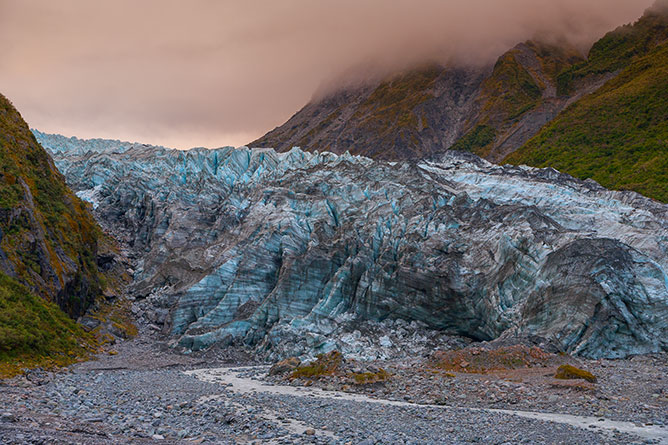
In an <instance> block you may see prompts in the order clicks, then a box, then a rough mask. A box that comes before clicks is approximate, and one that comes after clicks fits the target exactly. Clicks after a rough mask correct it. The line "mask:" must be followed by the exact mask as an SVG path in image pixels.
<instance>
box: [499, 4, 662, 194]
mask: <svg viewBox="0 0 668 445" xmlns="http://www.w3.org/2000/svg"><path fill="white" fill-rule="evenodd" d="M667 5H668V3H667ZM608 73H618V74H616V75H615V77H614V78H613V79H611V80H610V81H608V82H607V83H606V84H605V85H604V86H603V87H602V88H600V89H598V90H596V91H595V92H594V93H592V94H590V95H588V96H586V97H584V98H582V99H581V100H579V101H577V102H575V103H574V104H572V105H571V106H570V107H568V108H567V109H566V110H564V111H563V112H562V113H561V114H559V115H558V116H557V117H556V118H555V119H554V120H553V121H551V122H550V123H549V124H548V125H546V126H545V127H544V128H543V129H542V130H541V131H540V132H539V133H538V134H537V135H536V136H535V137H534V138H533V139H531V140H530V141H529V142H527V143H526V144H525V145H524V146H523V147H521V148H520V149H519V150H517V151H516V152H514V153H513V154H511V155H510V156H508V157H507V158H506V159H505V161H506V162H510V163H513V164H528V165H533V166H538V167H544V166H551V167H554V168H557V169H559V170H561V171H564V172H568V173H570V174H572V175H574V176H576V177H579V178H593V179H594V180H596V181H597V182H599V183H601V184H603V185H605V186H606V187H610V188H614V189H627V190H635V191H638V192H640V193H642V194H644V195H646V196H650V197H652V198H655V199H658V200H660V201H663V202H668V88H666V85H668V6H665V7H664V8H663V9H656V8H655V9H651V10H649V11H648V12H647V13H646V14H645V15H644V16H643V17H642V18H641V19H640V20H639V21H638V22H636V23H635V24H633V25H627V26H624V27H621V28H619V29H617V30H615V31H613V32H611V33H609V34H608V35H606V36H605V37H604V38H603V39H601V40H600V41H599V42H597V43H596V44H595V45H594V47H593V48H592V50H591V52H590V55H589V58H588V60H587V62H584V63H581V64H579V65H576V66H573V67H572V68H570V69H569V70H567V71H565V72H564V73H562V74H561V75H560V76H559V82H560V88H561V89H570V88H573V85H577V83H578V82H582V81H583V80H582V79H585V81H586V79H590V78H592V77H596V76H605V75H607V74H608Z"/></svg>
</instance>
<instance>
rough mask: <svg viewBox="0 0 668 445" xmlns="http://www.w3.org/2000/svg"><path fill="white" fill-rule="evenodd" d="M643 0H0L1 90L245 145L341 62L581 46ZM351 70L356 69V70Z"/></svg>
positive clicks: (107, 123) (124, 124)
mask: <svg viewBox="0 0 668 445" xmlns="http://www.w3.org/2000/svg"><path fill="white" fill-rule="evenodd" d="M650 4H651V0H240V1H225V0H187V1H186V0H179V1H176V0H113V1H112V0H0V93H2V94H4V95H6V96H7V97H9V99H11V100H12V102H14V104H15V105H16V107H17V108H18V109H19V111H20V112H21V113H22V114H23V117H24V118H25V119H26V120H27V121H28V123H29V124H30V126H31V127H33V128H38V129H40V130H42V131H46V132H51V133H62V134H65V135H67V136H72V135H75V136H78V137H84V138H89V137H103V138H113V139H122V140H130V141H139V142H147V143H153V144H161V145H165V146H170V147H176V148H189V147H193V146H208V147H218V146H223V145H235V146H238V145H242V144H244V143H247V142H250V141H251V140H253V139H255V138H257V137H259V136H261V135H263V134H264V133H265V132H267V131H268V130H271V129H272V128H274V127H275V126H277V125H280V124H282V123H283V122H285V121H286V120H287V119H288V118H289V117H290V116H291V115H292V114H294V113H295V112H296V111H297V110H298V109H299V108H301V107H302V106H303V105H304V104H306V103H307V102H308V101H309V99H310V98H311V97H312V96H313V94H314V92H315V91H317V90H320V91H322V90H323V88H325V89H327V88H329V87H331V85H333V84H335V83H336V82H338V81H339V80H340V79H341V76H342V73H348V74H347V75H349V74H351V73H352V74H355V73H357V71H356V70H358V68H357V67H363V69H359V72H361V73H364V76H373V75H378V74H379V73H382V72H385V71H392V70H395V69H400V68H403V67H406V66H409V65H411V64H413V63H416V62H420V61H422V60H425V59H433V58H437V59H438V60H442V61H453V60H454V61H456V62H457V63H483V62H486V61H490V60H493V59H494V58H495V57H496V56H498V55H499V54H501V53H502V52H503V51H504V50H506V49H508V48H509V47H512V46H514V45H515V44H516V43H518V42H520V41H523V40H526V39H529V38H532V37H534V36H536V35H538V34H539V35H541V36H544V37H545V36H549V37H550V38H557V37H565V38H568V39H569V40H570V41H571V42H573V43H574V44H577V45H580V46H581V47H582V48H586V47H587V46H588V45H590V44H591V43H592V42H593V41H594V40H595V39H596V38H598V37H600V36H602V35H603V34H604V33H605V32H607V31H608V30H611V29H613V28H614V27H616V26H618V25H621V24H623V23H627V22H631V21H633V20H634V19H636V18H637V17H639V16H640V15H641V14H642V12H643V10H644V9H646V8H647V7H648V6H649V5H650ZM353 77H359V76H357V75H356V76H353Z"/></svg>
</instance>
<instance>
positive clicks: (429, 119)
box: [249, 66, 488, 160]
mask: <svg viewBox="0 0 668 445" xmlns="http://www.w3.org/2000/svg"><path fill="white" fill-rule="evenodd" d="M487 72H488V68H470V69H464V68H458V69H446V68H443V67H440V66H428V67H426V68H423V69H418V70H414V71H410V72H406V73H403V74H400V75H397V76H395V77H393V78H391V79H388V80H386V81H384V82H381V83H380V84H379V85H375V86H366V87H360V88H358V89H352V90H347V91H341V92H337V93H334V94H332V95H330V96H328V97H325V98H324V99H321V100H318V101H316V102H313V103H310V104H308V105H306V106H305V107H304V108H303V109H302V110H301V111H299V112H298V113H297V114H295V115H294V116H293V117H292V118H291V119H290V120H289V121H288V122H287V123H286V124H284V125H283V126H281V127H279V128H276V129H275V130H273V131H271V132H269V133H268V134H267V135H266V136H264V137H262V138H261V139H258V140H257V141H254V142H251V143H250V144H249V146H251V147H272V148H276V149H277V150H278V151H289V150H290V149H291V148H292V147H293V146H301V147H304V148H305V149H306V150H309V151H315V150H319V151H331V152H334V153H339V154H341V153H344V152H346V151H350V152H351V153H353V154H361V155H364V156H369V157H373V158H376V159H390V160H391V159H419V158H422V157H425V156H428V155H430V154H432V153H434V152H436V151H439V150H443V149H444V148H445V147H446V146H448V145H450V144H452V143H454V141H456V140H457V138H459V137H460V135H461V134H462V133H463V131H464V125H465V121H466V119H467V117H468V116H469V115H471V114H472V113H474V109H475V107H476V105H475V102H474V98H475V95H476V92H477V91H478V90H479V89H480V87H481V84H482V82H483V80H484V78H485V77H486V76H487Z"/></svg>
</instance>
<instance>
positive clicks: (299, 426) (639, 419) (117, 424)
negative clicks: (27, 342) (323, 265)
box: [0, 328, 668, 444]
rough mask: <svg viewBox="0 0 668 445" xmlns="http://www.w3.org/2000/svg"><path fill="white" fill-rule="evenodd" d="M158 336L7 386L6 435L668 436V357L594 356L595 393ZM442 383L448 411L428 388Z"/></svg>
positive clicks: (119, 439)
mask: <svg viewBox="0 0 668 445" xmlns="http://www.w3.org/2000/svg"><path fill="white" fill-rule="evenodd" d="M152 335H155V334H151V332H150V329H149V328H142V334H141V335H140V336H139V337H138V338H136V339H134V340H130V341H127V342H124V343H122V344H120V345H118V347H117V350H116V352H117V353H116V354H115V355H103V356H100V357H98V359H97V360H93V361H90V362H85V363H80V364H78V365H75V366H72V367H70V368H68V369H64V370H61V371H59V372H56V373H47V372H30V373H28V374H27V375H26V376H22V377H17V378H15V379H12V380H6V381H3V382H2V383H0V407H1V408H0V438H1V439H0V442H2V443H8V444H24V443H31V444H41V443H43V444H47V443H48V444H52V443H57V444H71V443H78V444H102V443H104V444H109V443H184V444H187V443H223V444H227V443H229V444H237V443H239V444H242V443H243V444H246V443H256V444H260V443H262V444H264V443H274V444H289V443H313V444H330V443H335V444H346V443H350V444H362V443H363V444H379V443H382V444H385V443H388V444H394V443H396V444H407V443H413V444H425V443H433V444H441V443H496V444H502V443H590V444H597V443H610V444H617V443H619V444H622V443H623V444H628V443H668V428H666V424H668V403H666V400H664V398H665V394H666V380H665V379H666V378H665V375H666V371H667V369H666V366H667V365H666V357H665V355H657V356H645V357H640V358H636V359H631V360H623V361H600V362H594V361H592V362H587V363H585V365H587V366H590V367H596V369H593V371H595V372H596V373H597V374H598V377H599V380H598V383H596V385H595V389H593V390H583V389H581V388H577V387H569V386H564V387H556V388H552V387H549V386H547V387H546V386H544V385H543V383H538V382H539V381H538V380H537V381H534V380H532V379H531V378H526V379H525V380H524V381H523V382H518V381H513V379H510V378H504V377H503V376H502V375H496V374H495V375H487V376H484V375H465V374H464V373H457V374H456V376H455V377H454V378H453V377H447V376H445V375H443V376H438V375H434V376H433V377H429V378H427V377H425V376H424V375H421V374H420V372H417V371H419V370H420V369H421V368H420V366H418V363H417V362H411V361H404V362H403V363H404V364H403V365H402V366H400V365H399V363H400V361H399V360H398V359H393V361H392V363H394V365H393V364H392V363H383V365H384V366H385V367H386V368H387V369H388V372H389V373H391V377H390V378H389V379H388V380H387V381H386V382H383V383H376V384H373V385H358V386H350V385H348V386H346V387H344V386H343V384H341V385H339V383H337V382H336V381H335V379H332V380H331V381H329V382H328V381H326V380H322V381H321V380H318V381H314V382H312V383H311V384H310V385H311V387H305V386H303V384H304V383H305V381H300V380H293V381H292V382H291V383H286V382H283V381H280V380H278V379H276V378H273V381H269V380H268V378H267V373H268V370H269V367H267V366H250V367H248V366H246V367H243V368H238V367H234V366H239V363H240V362H243V363H242V364H243V365H252V364H253V363H252V362H251V361H249V360H244V355H243V354H242V353H237V354H222V356H225V357H227V358H226V359H221V358H220V357H221V354H220V352H215V353H214V352H210V353H209V354H208V355H205V354H199V355H198V354H192V355H178V354H175V353H173V352H171V351H170V350H169V348H167V347H166V346H165V345H164V344H162V343H161V342H160V341H159V340H158V339H157V338H154V337H152ZM416 360H417V359H416ZM374 363H375V362H374ZM379 364H380V363H375V364H369V363H366V364H365V365H364V366H377V365H379ZM617 375H619V376H624V377H628V378H625V379H623V380H622V379H616V378H615V376H617ZM317 386H322V387H325V388H326V389H328V390H329V391H323V390H322V389H321V388H316V387H317ZM435 391H438V392H440V394H441V395H442V397H443V400H442V402H441V403H442V404H443V405H442V406H439V405H435V404H433V400H431V399H430V398H429V397H426V396H425V395H424V394H433V393H434V392H435ZM655 394H658V396H656V397H655ZM515 400H516V402H514V401H515ZM494 401H498V403H495V402H494ZM489 408H494V409H489ZM542 413H560V414H562V415H563V414H565V415H566V416H554V415H553V417H550V415H549V414H542ZM592 415H594V416H595V417H591V416H592ZM622 420H624V421H627V422H621V423H615V422H614V421H622ZM628 421H630V422H628Z"/></svg>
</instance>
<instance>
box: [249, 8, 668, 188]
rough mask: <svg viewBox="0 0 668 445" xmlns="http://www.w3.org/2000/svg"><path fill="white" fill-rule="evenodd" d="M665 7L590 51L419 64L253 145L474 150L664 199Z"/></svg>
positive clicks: (530, 51) (430, 152)
mask: <svg viewBox="0 0 668 445" xmlns="http://www.w3.org/2000/svg"><path fill="white" fill-rule="evenodd" d="M667 4H668V3H667V2H665V0H659V1H657V3H656V4H655V6H653V7H652V8H650V9H649V10H647V11H646V13H645V14H644V15H643V16H642V17H641V18H640V19H639V20H638V21H637V22H636V23H633V24H629V25H625V26H622V27H620V28H619V29H617V30H615V31H613V32H610V33H608V34H607V35H606V36H604V37H603V38H602V39H601V40H599V41H598V42H596V43H595V44H594V45H593V47H592V49H591V50H590V52H589V54H588V56H587V58H586V59H585V58H584V57H582V55H580V54H579V52H578V51H577V50H576V49H574V48H571V47H570V46H568V45H567V44H565V43H552V44H547V43H543V42H539V41H528V42H524V43H521V44H519V45H517V46H515V47H514V48H512V49H511V50H509V51H507V52H506V53H505V54H503V55H502V56H501V57H499V59H498V60H497V61H496V63H495V64H494V65H493V66H488V67H479V68H461V67H441V66H436V65H432V66H429V67H426V68H421V69H415V70H413V71H409V72H405V73H401V74H397V75H394V76H391V77H390V78H388V79H386V80H384V81H383V82H380V83H377V84H373V85H367V86H363V87H359V88H357V89H354V88H353V89H350V88H349V89H346V90H343V91H338V92H335V93H332V94H330V95H328V96H326V97H324V98H318V99H314V100H313V101H311V103H309V104H307V105H306V106H305V107H304V108H303V109H302V110H300V111H299V112H297V113H296V114H295V115H294V116H293V117H292V118H290V119H289V120H288V121H287V122H286V123H285V124H283V125H281V126H280V127H278V128H276V129H274V130H272V131H270V132H269V133H267V134H266V135H265V136H263V137H261V138H260V139H258V140H256V141H253V142H251V143H250V144H249V146H251V147H272V148H275V149H276V150H277V151H279V152H284V151H288V150H290V149H291V148H292V147H293V146H299V147H303V148H304V149H305V150H309V151H314V150H319V151H323V150H328V151H333V152H335V153H344V152H345V151H350V152H351V153H352V154H360V155H364V156H368V157H371V158H374V159H384V160H420V159H427V158H430V157H434V158H437V157H438V154H439V153H442V152H443V151H445V150H446V149H453V150H463V151H471V152H473V153H475V154H477V155H479V156H482V157H484V158H485V159H487V160H490V161H492V162H497V163H503V162H511V163H514V164H520V163H526V164H529V165H533V166H541V167H546V166H551V167H554V168H557V169H559V170H563V171H564V172H568V173H571V174H573V175H575V176H577V177H579V178H582V179H585V178H594V179H595V180H597V181H599V182H601V183H602V184H604V185H606V186H608V187H611V188H616V189H631V190H635V191H638V192H641V193H645V194H647V196H650V197H652V198H655V199H660V200H663V201H666V199H668V195H666V190H667V189H668V187H666V184H667V183H666V176H665V171H666V168H665V167H666V162H667V161H666V159H668V156H666V150H668V147H667V144H668V143H667V142H666V140H667V139H666V132H667V131H668V128H667V127H668V124H667V122H668V114H667V112H666V110H667V109H668V108H667V107H666V101H667V99H666V95H667V94H668V90H666V88H664V85H665V84H666V82H665V80H666V76H665V74H666V61H665V51H664V50H663V49H664V48H665V46H666V39H668V26H667V21H668V19H667V17H668V6H666V5H667ZM599 117H600V118H599ZM518 149H519V150H518ZM516 150H518V151H517V152H516Z"/></svg>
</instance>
